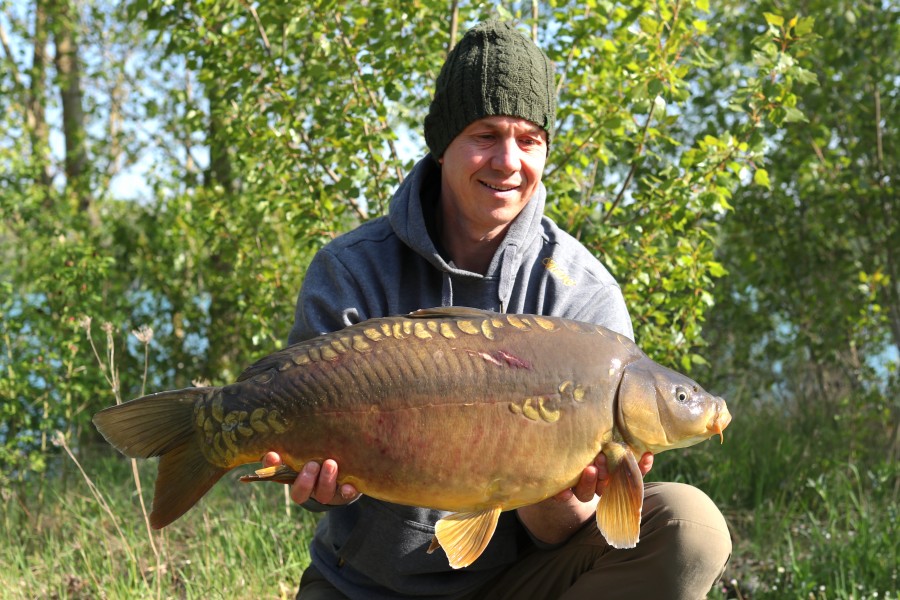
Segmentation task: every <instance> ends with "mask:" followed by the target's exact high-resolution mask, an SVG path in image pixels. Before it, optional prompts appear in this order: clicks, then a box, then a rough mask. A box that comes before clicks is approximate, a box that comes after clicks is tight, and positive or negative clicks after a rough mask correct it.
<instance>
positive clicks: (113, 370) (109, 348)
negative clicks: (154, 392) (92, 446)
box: [70, 319, 162, 597]
mask: <svg viewBox="0 0 900 600" xmlns="http://www.w3.org/2000/svg"><path fill="white" fill-rule="evenodd" d="M84 323H85V325H84V328H85V331H86V332H87V338H88V341H89V342H90V344H91V350H93V352H94V358H95V359H96V360H97V364H98V365H99V366H100V370H101V371H102V372H103V376H104V377H105V378H106V382H107V384H109V387H110V389H111V390H112V393H113V396H114V397H115V399H116V404H122V393H121V389H120V387H121V386H120V381H119V369H118V368H117V367H116V363H115V358H116V344H115V338H114V337H113V332H114V331H115V330H114V328H113V326H112V324H111V323H104V324H103V331H105V332H106V362H105V363H104V361H103V360H102V359H101V358H100V353H99V352H98V351H97V346H96V344H94V338H93V337H92V336H91V320H90V319H85V321H84ZM134 334H135V336H136V337H137V338H138V340H140V341H141V343H142V344H143V345H144V376H143V378H142V380H141V395H143V394H144V390H145V389H146V385H147V370H148V366H149V357H150V354H149V352H150V351H149V345H150V339H151V338H152V336H153V331H152V330H149V329H147V328H144V327H142V328H141V329H140V331H139V332H138V331H136V332H134ZM70 456H71V453H70ZM73 459H74V457H73ZM78 468H79V469H81V466H80V465H79V467H78ZM82 474H84V471H83V470H82ZM131 475H132V477H133V479H134V486H135V489H136V491H137V497H138V502H139V503H140V505H141V514H142V515H143V517H144V527H145V528H146V530H147V539H148V540H149V541H150V549H151V550H152V551H153V556H154V557H155V558H156V573H157V577H156V593H157V594H156V595H157V597H161V594H162V587H161V586H162V582H161V579H160V577H159V574H160V573H161V555H160V552H159V549H158V548H157V546H156V542H155V541H154V539H153V538H154V536H153V528H152V527H151V526H150V515H149V514H148V512H147V505H146V504H145V503H144V494H143V486H142V485H141V474H140V471H139V470H138V465H137V460H135V459H133V458H132V459H131ZM85 477H86V475H85ZM91 487H92V488H93V484H91ZM92 491H93V489H92ZM96 496H97V495H96V494H95V497H96ZM106 508H107V511H108V512H109V508H108V507H106ZM118 527H119V526H118V523H116V528H117V529H118ZM120 534H121V531H120ZM141 577H142V578H144V573H143V571H142V572H141ZM145 581H146V579H145Z"/></svg>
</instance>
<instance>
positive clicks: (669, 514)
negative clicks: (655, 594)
mask: <svg viewBox="0 0 900 600" xmlns="http://www.w3.org/2000/svg"><path fill="white" fill-rule="evenodd" d="M647 487H648V489H647V494H646V496H645V499H644V520H643V524H642V531H641V538H642V539H641V542H640V543H639V545H640V544H644V543H648V544H653V545H657V544H658V545H660V547H661V548H666V549H667V551H666V555H667V556H669V557H671V559H673V560H671V562H669V561H666V563H667V565H668V566H667V569H668V570H669V571H670V575H671V576H672V577H673V578H675V579H679V580H684V581H685V582H687V581H691V580H694V581H698V582H704V583H703V584H702V585H705V586H706V589H707V590H708V589H709V587H711V586H712V585H713V583H715V581H716V580H717V579H718V578H719V577H720V576H721V575H722V572H723V571H724V570H725V564H726V563H727V562H728V559H729V557H730V556H731V535H730V533H729V532H728V525H727V524H726V522H725V517H723V516H722V513H721V511H719V509H718V508H717V507H716V505H715V504H714V503H713V501H712V500H710V499H709V496H707V495H706V494H705V493H703V492H702V491H700V490H699V489H697V488H695V487H692V486H689V485H685V484H682V483H660V484H648V486H647ZM645 528H646V535H645V532H644V529H645ZM704 593H705V592H704Z"/></svg>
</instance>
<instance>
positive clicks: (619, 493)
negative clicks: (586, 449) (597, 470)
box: [597, 443, 644, 548]
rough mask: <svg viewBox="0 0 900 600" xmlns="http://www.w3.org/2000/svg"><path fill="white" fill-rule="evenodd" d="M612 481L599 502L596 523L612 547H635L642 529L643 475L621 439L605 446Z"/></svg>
mask: <svg viewBox="0 0 900 600" xmlns="http://www.w3.org/2000/svg"><path fill="white" fill-rule="evenodd" d="M603 453H604V454H605V455H606V459H607V466H608V468H609V485H608V486H607V488H606V490H605V491H604V492H603V495H602V496H600V502H599V503H598V504H597V527H599V528H600V533H602V534H603V537H605V538H606V541H607V542H609V545H610V546H612V547H613V548H634V547H635V546H636V545H637V543H638V538H639V537H640V533H641V509H642V508H643V506H644V479H643V476H642V475H641V471H640V469H639V468H638V464H637V460H636V459H635V457H634V454H632V453H631V450H629V449H628V447H627V446H625V445H624V444H621V443H610V444H607V445H606V446H605V447H604V448H603Z"/></svg>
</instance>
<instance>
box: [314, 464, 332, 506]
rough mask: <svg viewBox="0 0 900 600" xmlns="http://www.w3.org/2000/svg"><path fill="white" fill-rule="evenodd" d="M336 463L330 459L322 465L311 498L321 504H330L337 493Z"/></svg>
mask: <svg viewBox="0 0 900 600" xmlns="http://www.w3.org/2000/svg"><path fill="white" fill-rule="evenodd" d="M337 472H338V467H337V463H336V462H334V461H333V460H331V459H328V460H326V461H325V462H323V463H322V468H321V470H320V471H319V480H318V482H316V490H315V493H314V494H313V497H314V498H315V499H316V500H318V501H319V502H321V503H322V504H331V503H332V501H334V496H335V494H336V493H337Z"/></svg>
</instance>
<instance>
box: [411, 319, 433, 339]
mask: <svg viewBox="0 0 900 600" xmlns="http://www.w3.org/2000/svg"><path fill="white" fill-rule="evenodd" d="M413 331H414V332H415V335H416V337H417V338H419V339H420V340H430V339H431V338H432V335H431V334H430V333H429V332H428V329H427V328H426V325H425V324H424V323H416V324H415V327H414V328H413Z"/></svg>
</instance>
